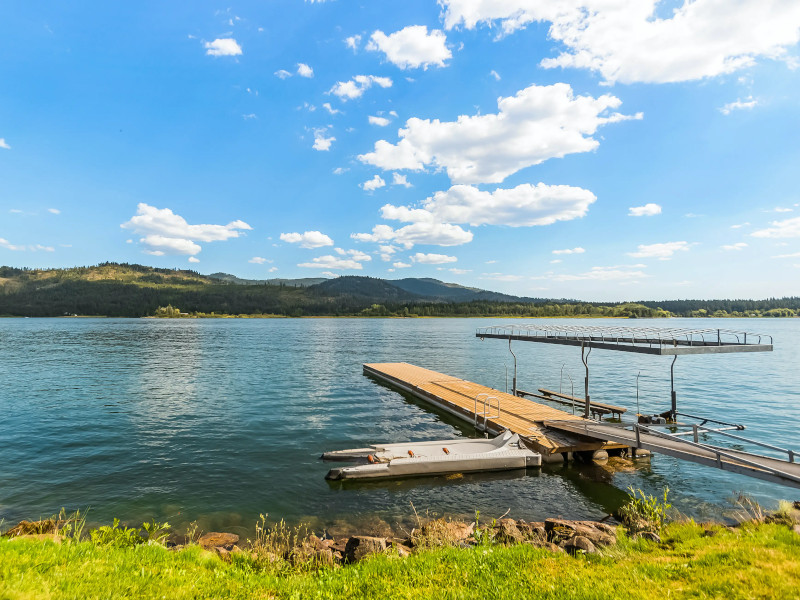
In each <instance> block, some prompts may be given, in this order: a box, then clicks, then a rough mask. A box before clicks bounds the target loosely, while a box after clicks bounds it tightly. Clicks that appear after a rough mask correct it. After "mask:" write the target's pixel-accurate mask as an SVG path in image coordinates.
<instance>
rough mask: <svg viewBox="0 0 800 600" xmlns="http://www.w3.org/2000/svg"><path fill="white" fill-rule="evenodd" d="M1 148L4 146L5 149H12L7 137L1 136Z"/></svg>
mask: <svg viewBox="0 0 800 600" xmlns="http://www.w3.org/2000/svg"><path fill="white" fill-rule="evenodd" d="M0 148H3V149H5V150H11V146H9V145H8V142H7V141H6V138H0Z"/></svg>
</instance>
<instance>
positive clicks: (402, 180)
mask: <svg viewBox="0 0 800 600" xmlns="http://www.w3.org/2000/svg"><path fill="white" fill-rule="evenodd" d="M392 185H402V186H403V187H407V188H410V187H414V186H413V185H411V184H410V183H408V178H407V177H406V176H405V175H400V173H392Z"/></svg>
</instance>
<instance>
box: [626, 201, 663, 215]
mask: <svg viewBox="0 0 800 600" xmlns="http://www.w3.org/2000/svg"><path fill="white" fill-rule="evenodd" d="M660 214H661V207H660V206H659V205H658V204H654V203H653V202H648V203H647V204H645V205H644V206H631V207H630V208H628V216H629V217H652V216H654V215H660Z"/></svg>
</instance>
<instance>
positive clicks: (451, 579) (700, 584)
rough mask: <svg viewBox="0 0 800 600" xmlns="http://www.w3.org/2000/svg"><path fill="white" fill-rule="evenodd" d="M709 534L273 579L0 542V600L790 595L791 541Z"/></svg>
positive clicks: (85, 545) (683, 530) (679, 529)
mask: <svg viewBox="0 0 800 600" xmlns="http://www.w3.org/2000/svg"><path fill="white" fill-rule="evenodd" d="M712 532H713V535H706V534H705V530H704V528H703V527H701V526H698V525H695V524H694V523H682V524H679V523H673V524H670V525H668V526H667V527H666V528H665V529H664V531H663V540H664V542H663V543H662V544H661V545H656V544H653V543H651V542H645V541H637V542H633V541H629V540H627V539H626V538H624V537H623V538H622V540H621V542H620V544H619V545H618V546H617V547H615V548H613V549H610V550H607V551H606V553H605V554H604V555H602V556H598V555H591V556H578V557H571V556H568V555H565V554H553V553H550V552H548V551H546V550H540V549H536V548H533V547H531V546H526V545H520V546H510V547H504V546H478V547H476V548H471V549H457V548H445V549H439V550H429V551H424V552H420V553H419V554H416V555H413V556H411V557H409V558H404V559H401V558H399V557H396V556H391V555H382V556H375V557H373V558H371V559H369V560H366V561H363V562H361V563H358V564H356V565H352V566H348V567H343V568H336V569H324V570H320V571H315V572H306V573H302V572H294V573H289V574H284V575H281V574H274V573H268V572H264V571H261V570H259V569H257V568H256V567H255V565H254V563H253V562H252V561H251V560H250V558H249V557H248V556H246V555H238V556H237V557H236V558H234V560H233V562H232V563H230V564H228V563H224V562H222V561H221V560H220V559H218V558H217V557H216V556H215V555H213V554H211V553H208V552H203V551H201V550H200V549H199V548H197V547H191V548H188V549H185V550H182V551H180V552H171V551H169V550H166V549H165V548H162V547H160V546H156V545H140V546H135V547H132V548H113V547H102V546H98V545H95V544H92V543H90V542H81V543H75V542H71V543H70V542H64V543H62V544H56V543H53V542H42V541H35V540H8V539H2V540H0V598H1V599H4V600H5V599H14V600H17V599H31V598H37V599H38V598H76V599H77V598H81V599H83V598H137V599H139V598H141V599H145V598H331V599H334V598H335V599H341V598H380V599H384V598H387V599H388V598H437V599H440V598H442V599H448V598H493V599H495V598H497V599H503V598H509V599H514V600H518V599H520V598H530V599H536V600H545V599H558V598H565V599H566V598H570V599H571V598H586V599H592V598H597V599H607V598H623V599H625V600H637V599H658V600H664V599H666V598H725V599H739V598H742V599H744V598H770V599H772V598H777V599H781V598H786V599H789V598H791V599H795V598H798V597H800V535H798V534H796V533H794V532H792V531H791V530H790V529H788V528H787V527H786V526H783V525H777V524H762V525H746V526H743V527H741V528H739V529H737V530H736V531H730V530H728V529H726V528H722V527H714V528H712Z"/></svg>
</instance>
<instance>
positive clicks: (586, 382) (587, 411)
mask: <svg viewBox="0 0 800 600" xmlns="http://www.w3.org/2000/svg"><path fill="white" fill-rule="evenodd" d="M585 349H586V346H585V345H584V343H583V342H581V361H583V366H584V367H586V377H585V378H584V380H583V391H584V396H585V398H586V402H585V404H584V407H583V417H584V418H585V419H588V418H589V417H590V415H591V408H592V403H591V401H590V400H589V354H591V353H592V349H591V347H590V348H589V352H587V353H586V355H585V356H584V354H583V352H584V350H585Z"/></svg>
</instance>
